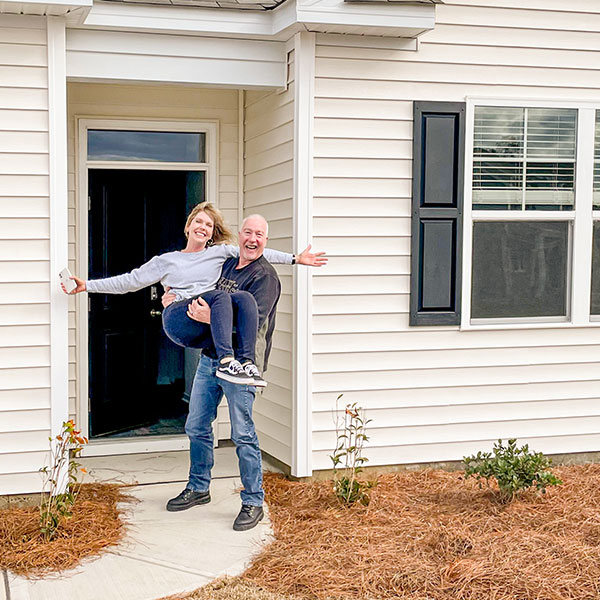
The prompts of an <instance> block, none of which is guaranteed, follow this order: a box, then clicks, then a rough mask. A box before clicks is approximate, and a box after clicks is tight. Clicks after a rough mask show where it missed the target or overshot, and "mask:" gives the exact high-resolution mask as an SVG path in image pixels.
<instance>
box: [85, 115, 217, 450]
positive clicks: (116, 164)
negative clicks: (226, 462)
mask: <svg viewBox="0 0 600 600" xmlns="http://www.w3.org/2000/svg"><path fill="white" fill-rule="evenodd" d="M75 122H76V131H77V137H76V140H75V143H76V148H75V173H76V178H77V179H76V182H75V190H76V191H75V197H76V206H77V235H76V237H75V240H74V241H75V244H76V249H75V259H76V264H77V271H78V273H77V275H78V276H79V277H81V278H82V279H87V277H88V259H89V253H88V250H89V249H88V233H89V232H88V202H89V201H88V170H89V169H92V168H93V169H130V170H144V169H147V170H154V171H168V170H179V171H205V172H206V199H207V200H208V201H209V202H212V203H213V204H214V205H215V206H218V202H217V199H218V176H217V173H218V160H219V154H218V148H219V123H218V121H210V120H205V121H197V122H192V121H165V120H157V121H151V120H131V119H114V118H111V119H102V118H100V119H91V118H86V117H77V116H76V117H75ZM88 129H110V130H118V129H122V130H126V131H132V130H135V131H186V132H194V133H206V134H207V145H206V151H207V162H206V163H164V162H150V161H148V162H132V161H110V162H108V161H102V162H100V161H88V159H87V132H88ZM183 225H184V224H183V223H182V226H183ZM74 301H75V320H76V328H75V347H76V360H77V367H76V381H75V386H76V390H75V393H76V416H77V419H76V422H77V423H78V426H79V428H80V429H81V432H82V434H83V435H85V436H86V437H87V438H89V419H88V413H89V405H90V400H89V381H88V378H89V347H88V346H89V339H88V338H89V336H88V296H87V294H77V295H76V296H75V298H74ZM187 448H189V442H188V440H187V437H185V435H181V436H165V437H164V438H163V437H159V436H156V437H153V436H148V437H145V438H143V439H138V438H133V439H127V440H123V439H122V438H118V439H115V440H114V441H112V440H107V439H106V438H104V439H100V440H90V443H89V445H88V446H86V447H85V448H84V451H83V452H82V456H99V455H112V454H133V453H139V452H150V451H160V450H185V449H187Z"/></svg>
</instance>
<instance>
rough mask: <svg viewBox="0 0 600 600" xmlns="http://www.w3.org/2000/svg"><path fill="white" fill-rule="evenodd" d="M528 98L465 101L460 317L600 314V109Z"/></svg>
mask: <svg viewBox="0 0 600 600" xmlns="http://www.w3.org/2000/svg"><path fill="white" fill-rule="evenodd" d="M523 104H524V105H523V106H518V105H517V106H515V105H508V103H507V102H498V103H494V102H487V101H485V102H484V101H472V102H470V103H469V107H470V109H471V134H472V144H471V148H470V149H469V148H468V149H467V153H472V154H471V156H468V159H467V160H468V162H467V164H469V163H470V172H469V168H467V173H468V176H467V177H468V178H470V185H468V186H467V187H468V188H470V189H468V190H467V192H468V193H467V201H466V202H465V204H466V205H467V206H465V216H466V217H467V216H468V217H469V218H468V219H465V222H466V227H465V247H464V255H465V263H464V267H465V273H467V274H468V277H465V286H464V289H463V296H464V299H465V300H466V299H467V298H468V300H469V301H468V302H467V301H465V302H464V305H465V306H463V315H462V317H463V318H462V325H463V326H467V327H468V326H470V324H473V325H475V326H476V325H481V324H494V323H498V324H502V323H515V324H518V323H532V322H557V321H563V322H565V323H569V322H570V323H574V324H578V325H581V324H586V323H589V322H590V320H593V316H594V315H598V317H599V320H600V212H598V213H596V212H594V211H600V110H596V109H595V107H594V108H590V107H589V106H573V105H571V106H557V105H554V104H553V105H551V106H543V105H539V104H538V105H534V104H533V103H523ZM469 196H470V202H468V198H469Z"/></svg>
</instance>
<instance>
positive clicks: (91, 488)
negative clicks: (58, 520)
mask: <svg viewBox="0 0 600 600" xmlns="http://www.w3.org/2000/svg"><path fill="white" fill-rule="evenodd" d="M132 500H134V499H133V498H132V497H131V496H127V495H126V494H124V493H123V491H122V487H121V486H119V485H117V484H106V483H87V484H83V485H82V486H81V491H80V493H79V497H78V498H77V502H76V503H75V506H74V508H73V516H72V517H71V518H70V519H67V520H65V521H64V522H63V523H62V524H61V526H60V528H59V530H58V533H57V535H56V537H55V538H54V539H53V540H51V541H50V542H44V540H43V538H42V534H41V533H40V530H39V517H40V511H39V507H30V508H8V509H3V510H0V569H8V570H9V571H12V572H13V573H15V574H17V575H24V576H25V577H41V576H43V575H47V574H49V573H54V572H60V571H64V570H66V569H70V568H72V567H74V566H76V565H77V564H78V563H79V562H80V561H81V560H82V559H84V558H86V557H88V556H91V555H94V554H98V553H99V552H100V551H101V550H102V549H103V548H106V547H107V546H111V545H113V544H116V543H117V542H118V541H119V540H120V539H121V538H122V537H123V535H124V533H125V526H124V523H123V521H122V519H121V514H122V510H121V508H119V507H118V506H117V505H118V504H119V503H123V502H131V501H132Z"/></svg>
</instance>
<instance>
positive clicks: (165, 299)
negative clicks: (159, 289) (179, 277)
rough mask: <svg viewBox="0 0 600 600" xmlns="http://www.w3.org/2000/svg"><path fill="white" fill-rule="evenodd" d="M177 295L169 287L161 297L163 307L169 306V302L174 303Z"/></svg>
mask: <svg viewBox="0 0 600 600" xmlns="http://www.w3.org/2000/svg"><path fill="white" fill-rule="evenodd" d="M176 297H177V296H175V294H174V293H173V292H172V291H171V288H170V287H168V288H167V289H166V291H165V293H164V294H163V295H162V297H161V299H160V302H161V304H162V305H163V308H167V306H169V304H173V302H175V298H176Z"/></svg>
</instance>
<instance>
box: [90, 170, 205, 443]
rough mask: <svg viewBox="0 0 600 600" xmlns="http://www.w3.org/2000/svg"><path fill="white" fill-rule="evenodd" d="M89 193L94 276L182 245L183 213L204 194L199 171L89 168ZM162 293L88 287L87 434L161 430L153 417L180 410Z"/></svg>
mask: <svg viewBox="0 0 600 600" xmlns="http://www.w3.org/2000/svg"><path fill="white" fill-rule="evenodd" d="M89 196H90V204H89V279H99V278H102V277H110V276H113V275H119V274H121V273H126V272H128V271H131V270H132V269H134V268H135V267H138V266H140V265H141V264H143V263H144V262H146V261H148V260H150V258H152V257H153V256H155V255H156V254H162V253H163V252H168V251H170V250H179V249H181V248H183V246H184V245H185V237H184V234H183V227H184V225H185V219H186V215H187V212H188V211H189V209H190V208H191V207H192V206H194V205H195V204H196V203H197V202H201V201H202V200H203V198H204V174H203V173H200V172H199V173H196V172H189V171H145V170H144V171H141V170H139V171H135V170H121V169H114V170H106V169H92V170H90V171H89ZM162 293H163V290H162V286H161V285H160V284H157V285H156V286H152V287H149V288H146V289H143V290H140V291H138V292H133V293H129V294H124V295H115V294H89V361H90V362H89V364H90V368H89V397H90V435H91V436H92V437H98V436H107V435H120V436H123V435H139V434H140V433H142V434H143V433H144V432H147V433H161V429H160V427H157V424H159V423H161V422H163V421H168V420H169V419H171V420H173V419H176V418H180V420H181V417H182V416H184V414H185V412H186V405H185V403H184V402H183V401H182V400H181V399H182V396H183V391H184V390H183V368H184V353H183V349H182V348H180V347H178V346H176V345H175V344H173V343H172V342H170V340H169V339H168V338H167V337H166V336H165V334H164V332H163V331H162V323H161V311H162V306H161V303H160V297H161V295H162ZM162 431H163V432H164V429H163V430H162ZM167 432H168V433H173V431H169V430H167Z"/></svg>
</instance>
